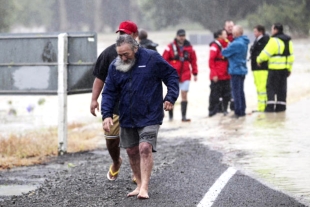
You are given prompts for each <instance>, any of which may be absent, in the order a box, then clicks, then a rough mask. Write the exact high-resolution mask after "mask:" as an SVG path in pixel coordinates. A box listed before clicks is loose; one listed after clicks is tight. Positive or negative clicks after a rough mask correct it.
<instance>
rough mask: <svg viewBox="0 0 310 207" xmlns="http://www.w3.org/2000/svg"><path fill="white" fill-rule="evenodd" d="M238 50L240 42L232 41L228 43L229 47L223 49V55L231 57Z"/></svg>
mask: <svg viewBox="0 0 310 207" xmlns="http://www.w3.org/2000/svg"><path fill="white" fill-rule="evenodd" d="M236 52H238V44H236V42H235V41H234V42H232V43H230V44H229V45H228V47H227V48H225V49H223V51H222V55H223V56H224V57H227V58H229V57H231V56H232V55H234V54H235V53H236Z"/></svg>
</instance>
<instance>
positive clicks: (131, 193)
mask: <svg viewBox="0 0 310 207" xmlns="http://www.w3.org/2000/svg"><path fill="white" fill-rule="evenodd" d="M139 192H140V189H139V188H136V189H135V190H134V191H132V192H130V193H128V194H127V197H131V196H136V195H139Z"/></svg>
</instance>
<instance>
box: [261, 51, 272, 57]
mask: <svg viewBox="0 0 310 207" xmlns="http://www.w3.org/2000/svg"><path fill="white" fill-rule="evenodd" d="M263 52H264V53H265V54H266V55H267V56H268V57H271V55H270V53H269V52H267V51H266V50H263Z"/></svg>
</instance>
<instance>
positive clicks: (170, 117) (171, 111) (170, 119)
mask: <svg viewBox="0 0 310 207" xmlns="http://www.w3.org/2000/svg"><path fill="white" fill-rule="evenodd" d="M172 120H173V109H172V110H170V111H169V121H172Z"/></svg>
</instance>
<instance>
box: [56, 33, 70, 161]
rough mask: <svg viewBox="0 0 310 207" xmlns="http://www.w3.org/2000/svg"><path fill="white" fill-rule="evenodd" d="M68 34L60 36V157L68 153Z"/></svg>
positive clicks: (58, 92)
mask: <svg viewBox="0 0 310 207" xmlns="http://www.w3.org/2000/svg"><path fill="white" fill-rule="evenodd" d="M67 66H68V34H67V33H61V34H59V35H58V91H57V94H58V155H63V154H65V153H66V152H67V84H68V79H67V71H68V70H67Z"/></svg>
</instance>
